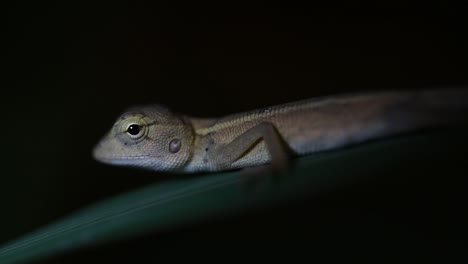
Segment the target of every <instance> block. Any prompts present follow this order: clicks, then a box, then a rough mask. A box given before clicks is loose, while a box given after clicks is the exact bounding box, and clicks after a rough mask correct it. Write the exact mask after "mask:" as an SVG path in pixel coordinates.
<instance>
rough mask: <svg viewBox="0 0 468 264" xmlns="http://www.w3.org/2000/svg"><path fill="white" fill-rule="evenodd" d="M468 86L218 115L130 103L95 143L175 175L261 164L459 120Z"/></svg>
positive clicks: (100, 152) (116, 161)
mask: <svg viewBox="0 0 468 264" xmlns="http://www.w3.org/2000/svg"><path fill="white" fill-rule="evenodd" d="M467 110H468V90H462V89H445V90H442V89H427V90H404V91H401V90H387V91H379V92H355V93H342V94H335V95H324V96H317V97H314V98H309V99H303V100H300V101H295V102H289V103H283V104H280V105H276V106H270V107H263V108H260V109H257V110H252V111H247V112H242V113H236V114H230V115H227V116H224V117H219V118H204V117H193V116H188V115H184V114H181V113H178V112H175V111H172V110H170V109H169V108H167V107H165V106H163V105H160V104H147V105H140V106H134V107H131V108H129V109H127V110H126V111H125V112H124V113H122V114H121V115H120V117H118V118H117V120H116V121H115V123H114V125H113V126H112V128H111V129H110V131H108V133H107V134H106V135H105V136H104V137H103V138H102V139H101V140H100V141H99V142H98V143H97V144H96V146H95V147H94V149H93V157H94V158H95V159H96V160H97V161H100V162H102V163H106V164H111V165H118V166H130V167H137V168H142V169H148V170H153V171H166V172H175V173H196V172H217V171H226V170H236V169H241V168H252V167H256V166H260V165H266V166H269V167H270V168H273V169H274V170H279V171H281V170H283V171H284V170H287V168H288V167H289V165H290V160H291V159H292V158H293V157H297V156H304V155H311V154H313V153H317V152H321V151H327V150H334V149H339V148H343V147H346V146H352V145H356V144H359V143H363V142H366V141H370V140H375V139H381V138H384V137H389V136H393V135H398V134H402V133H405V132H409V131H415V130H419V129H425V128H432V127H438V126H444V125H450V124H456V123H458V121H461V120H462V119H463V120H466V119H464V117H465V116H464V115H463V113H464V114H466V113H467V112H468V111H467Z"/></svg>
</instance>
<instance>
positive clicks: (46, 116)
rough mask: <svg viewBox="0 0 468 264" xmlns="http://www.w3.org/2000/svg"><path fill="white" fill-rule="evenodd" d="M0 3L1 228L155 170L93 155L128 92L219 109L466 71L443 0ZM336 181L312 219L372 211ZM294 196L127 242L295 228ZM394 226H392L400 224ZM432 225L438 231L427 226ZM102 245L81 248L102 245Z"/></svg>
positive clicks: (7, 233)
mask: <svg viewBox="0 0 468 264" xmlns="http://www.w3.org/2000/svg"><path fill="white" fill-rule="evenodd" d="M350 3H351V2H350ZM5 10H6V11H7V31H6V34H4V36H3V42H4V43H5V44H6V45H7V47H6V48H4V52H5V55H4V56H2V57H3V59H2V61H3V62H4V64H5V66H6V68H7V70H6V71H4V73H6V74H5V78H4V84H3V85H2V96H1V98H2V101H3V102H2V108H4V109H3V111H2V123H3V129H2V136H3V142H2V165H3V166H2V173H1V177H0V186H1V187H2V192H0V198H1V201H2V219H1V231H0V242H5V241H7V240H10V239H12V238H14V237H16V236H18V235H21V234H24V233H25V232H28V231H32V230H34V229H35V228H37V227H39V226H42V225H44V224H47V223H49V222H50V221H51V220H54V219H57V218H58V217H61V216H64V215H66V214H68V213H70V212H72V211H73V210H76V209H78V208H81V207H83V206H86V205H89V204H91V203H93V202H95V201H98V200H100V199H102V198H105V197H110V196H112V195H115V194H118V193H122V192H125V191H127V190H131V189H134V188H136V187H138V186H144V185H145V184H149V183H153V182H155V181H157V180H158V175H157V174H156V173H154V172H145V171H136V170H131V169H125V168H115V167H110V166H105V165H102V164H99V163H97V162H95V161H93V160H92V158H91V155H90V154H91V149H92V147H93V145H94V144H95V143H96V142H97V141H98V140H99V138H100V137H101V136H102V135H103V134H104V133H105V132H106V131H107V129H109V128H110V126H111V124H112V123H113V121H114V119H115V118H116V116H117V115H118V114H120V112H121V111H122V110H124V109H125V108H127V107H128V106H132V105H136V104H142V103H160V104H164V105H167V106H168V107H170V108H172V109H175V110H177V111H180V112H184V113H188V114H191V115H195V116H221V115H224V114H228V113H233V112H237V111H243V110H249V109H253V108H257V107H262V106H267V105H272V104H277V103H283V102H287V101H292V100H297V99H302V98H307V97H312V96H318V95H327V94H334V93H339V92H348V91H360V90H378V89H421V88H428V87H441V86H447V85H464V84H467V82H468V78H467V74H466V72H467V70H468V66H467V63H466V61H467V59H468V56H467V55H468V54H467V49H466V47H467V46H468V42H467V40H466V27H465V26H464V25H465V23H466V21H465V20H466V19H465V17H466V15H465V12H464V10H463V9H462V8H461V7H460V6H451V5H450V4H448V3H447V4H438V5H434V4H429V3H426V4H425V5H424V6H410V5H408V4H403V3H401V4H400V3H397V2H394V1H391V2H385V3H384V2H382V3H381V4H378V5H374V6H365V7H363V6H356V5H355V4H354V3H352V4H348V5H342V6H339V5H337V6H334V5H330V6H323V5H310V6H305V5H303V6H295V7H292V6H287V5H285V4H270V3H264V4H257V5H254V4H249V5H240V4H235V3H234V2H232V3H230V4H226V5H219V4H218V5H212V4H210V5H208V4H207V5H202V4H200V3H196V4H192V5H187V4H186V3H174V4H172V5H168V4H164V3H162V2H160V1H154V2H153V1H148V2H143V1H128V2H122V1H112V2H111V1H109V2H82V1H63V2H62V1H57V2H56V3H53V2H52V3H51V2H48V3H45V2H42V1H40V2H39V1H38V2H35V3H30V4H24V3H21V2H19V1H18V2H11V3H10V4H9V6H8V7H7V8H6V9H5ZM413 187H414V186H413ZM366 188H367V187H366ZM368 188H371V189H372V188H375V186H371V187H368ZM407 188H410V187H407ZM411 188H412V187H411ZM408 190H409V189H408ZM408 190H407V191H408ZM376 192H378V190H377V191H376ZM408 192H410V191H408ZM335 195H337V196H336V197H327V198H326V201H328V202H322V203H321V202H317V201H315V203H314V205H315V206H316V208H319V209H317V210H322V211H320V212H321V213H322V214H325V215H326V218H323V219H321V220H316V222H314V224H321V225H323V226H324V228H325V229H324V230H336V229H335V228H336V227H337V226H340V225H341V224H342V222H340V221H343V220H340V219H343V218H347V217H349V216H350V215H351V216H352V217H354V218H353V219H354V221H355V222H356V223H361V224H362V223H364V222H372V220H370V219H371V218H368V215H369V214H370V212H371V211H372V210H377V211H378V208H379V206H378V205H376V204H372V203H366V202H365V201H368V200H367V198H366V197H357V198H356V197H354V199H357V200H355V201H358V202H356V203H354V204H353V207H350V205H349V204H346V203H343V200H346V199H352V198H353V196H346V194H344V193H337V194H335ZM343 197H345V198H343ZM374 198H375V197H373V198H372V197H370V198H369V199H374ZM340 199H341V200H340ZM330 201H333V202H330ZM337 201H338V202H337ZM340 201H341V202H340ZM359 201H360V202H361V203H359ZM356 204H361V206H360V207H359V206H357V208H358V209H356ZM399 205H401V204H398V205H396V207H398V206H399ZM302 206H303V205H297V207H295V208H296V209H295V210H294V211H290V212H288V213H282V217H279V216H278V214H274V213H271V212H268V213H266V212H264V213H263V214H257V215H255V214H254V215H249V216H245V217H240V218H239V219H237V218H235V219H231V220H229V221H227V222H224V223H219V222H217V223H216V224H214V223H211V224H207V225H202V226H197V227H190V228H188V229H187V230H185V229H184V230H182V231H180V232H178V233H175V234H173V233H170V234H164V235H162V236H161V237H157V236H154V237H152V236H149V237H146V238H142V239H140V240H138V239H137V240H134V241H131V243H139V244H140V248H141V245H145V244H148V243H150V244H153V245H154V243H157V241H161V240H165V241H166V240H167V239H170V240H171V241H173V242H172V243H176V242H177V241H179V239H189V240H190V239H192V240H195V238H197V237H200V234H203V236H205V237H208V238H213V239H219V238H222V237H224V238H228V239H229V238H232V237H238V238H246V239H249V238H252V237H257V238H259V237H262V236H263V235H265V234H271V233H270V232H269V231H268V230H266V229H263V230H261V231H258V232H255V230H258V229H259V227H261V226H262V224H263V223H264V222H265V221H269V222H270V221H273V224H271V225H276V226H277V228H278V230H280V231H279V234H282V236H283V237H289V238H291V236H294V235H298V234H300V232H299V231H297V230H296V231H297V232H292V233H288V232H287V231H286V230H283V231H281V226H282V224H281V223H284V222H285V221H286V222H287V221H292V220H291V219H292V218H294V217H304V215H301V213H300V212H301V209H300V208H303V207H302ZM388 207H392V204H391V203H390V204H389V205H388ZM388 207H387V208H386V209H381V211H380V215H379V214H378V213H377V215H379V217H377V218H378V219H386V218H385V217H386V216H388V215H392V214H393V213H395V214H405V213H407V212H406V211H405V210H406V209H405V210H403V211H398V210H396V211H390V213H389V211H388V210H387V209H388ZM350 208H351V209H350ZM278 210H280V209H278ZM290 210H293V209H290ZM437 212H438V211H435V212H432V211H431V213H437ZM441 213H442V212H441ZM288 214H289V215H291V217H290V218H288V217H287V215H288ZM414 215H417V214H414ZM272 219H276V220H272ZM418 219H419V218H418ZM421 219H422V218H421ZM309 220H310V219H309ZM329 220H330V221H329ZM275 221H276V222H275ZM377 222H378V221H377ZM270 223H271V222H270ZM327 223H328V224H329V225H328V226H327ZM302 224H303V226H306V225H307V223H302ZM327 228H328V229H327ZM397 229H398V228H397ZM227 230H230V231H229V232H226V231H227ZM233 230H236V231H233ZM298 230H299V229H298ZM343 230H344V229H343ZM343 230H342V231H343ZM372 230H373V229H365V230H364V231H363V232H368V233H372V232H373V231H372ZM398 230H399V232H401V235H402V236H403V237H404V234H405V231H404V228H403V229H398ZM223 232H225V234H224V233H223ZM392 232H393V231H388V234H391V233H392ZM221 234H223V235H221ZM430 234H432V235H434V236H430V238H431V239H437V234H438V233H437V231H434V232H433V233H430ZM308 235H310V236H311V237H312V235H311V234H308ZM308 235H305V236H308ZM317 235H318V237H317V239H321V238H324V237H326V234H325V233H322V234H317ZM335 235H336V236H337V237H340V236H339V235H337V234H335ZM348 235H349V234H348ZM352 235H355V234H352ZM282 236H281V235H280V236H279V237H282ZM270 238H271V237H270ZM158 239H159V240H158ZM312 239H313V238H312ZM127 243H130V242H127ZM176 244H177V243H176ZM113 246H114V247H116V248H117V249H119V250H120V252H122V254H132V253H134V252H132V251H130V252H129V251H128V250H129V249H128V247H127V246H125V244H124V245H120V246H119V245H113ZM113 246H109V247H108V248H101V249H96V250H90V251H89V250H88V251H86V252H87V253H86V254H88V255H89V256H91V255H92V256H94V254H97V255H99V254H109V255H110V254H111V252H112V250H113V249H114V248H113ZM119 247H120V248H119ZM125 248H126V249H127V251H125V250H124V249H125ZM106 252H107V253H106ZM140 253H141V252H140ZM86 254H85V256H86Z"/></svg>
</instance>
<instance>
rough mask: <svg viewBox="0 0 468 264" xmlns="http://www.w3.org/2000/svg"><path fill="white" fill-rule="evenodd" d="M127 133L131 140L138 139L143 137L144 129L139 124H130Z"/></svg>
mask: <svg viewBox="0 0 468 264" xmlns="http://www.w3.org/2000/svg"><path fill="white" fill-rule="evenodd" d="M126 132H127V134H128V135H129V136H130V137H131V138H134V139H138V138H141V137H142V136H143V127H142V126H140V125H138V124H130V125H129V126H128V127H127V130H126Z"/></svg>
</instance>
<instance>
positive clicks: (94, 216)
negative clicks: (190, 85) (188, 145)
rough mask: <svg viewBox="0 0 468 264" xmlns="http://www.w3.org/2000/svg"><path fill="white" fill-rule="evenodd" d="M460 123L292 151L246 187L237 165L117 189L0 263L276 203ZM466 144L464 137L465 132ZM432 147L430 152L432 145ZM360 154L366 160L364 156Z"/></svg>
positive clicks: (457, 135) (442, 137)
mask: <svg viewBox="0 0 468 264" xmlns="http://www.w3.org/2000/svg"><path fill="white" fill-rule="evenodd" d="M466 132H467V129H466V128H465V129H462V130H443V131H437V132H434V133H419V134H413V135H406V136H400V137H394V138H390V139H386V140H380V141H375V142H370V143H366V144H362V145H359V146H355V147H350V148H346V149H341V150H338V151H330V152H323V153H320V154H316V155H310V156H308V157H302V158H298V159H296V161H295V166H294V169H293V170H292V171H291V172H290V173H289V174H288V175H283V176H282V177H280V178H279V179H276V178H272V177H271V176H270V175H266V174H265V175H255V176H253V177H256V180H257V181H256V184H255V185H254V186H251V187H252V188H245V187H246V185H245V182H243V181H242V179H245V178H242V177H241V175H240V172H239V171H233V172H227V173H216V174H206V175H197V176H196V177H189V178H187V177H182V178H178V179H175V180H172V181H167V182H163V183H158V184H154V185H150V186H147V187H145V188H142V189H137V190H134V191H132V192H129V193H126V194H122V195H120V196H117V197H114V198H112V199H109V200H105V201H102V202H99V203H97V204H95V205H92V206H89V207H87V208H84V209H82V210H80V211H78V212H76V213H73V214H72V215H70V216H68V217H66V218H64V219H61V220H57V221H56V222H55V223H53V224H51V225H49V226H45V227H43V228H41V229H39V230H37V231H36V232H33V233H30V234H27V235H25V236H24V237H21V238H18V239H17V240H14V241H11V242H10V243H8V244H6V245H4V246H3V247H1V248H0V263H3V264H6V263H17V262H27V261H31V260H37V259H40V258H43V257H46V256H50V255H54V254H57V253H60V252H64V251H65V250H69V249H72V248H78V247H80V246H83V245H91V244H93V243H105V242H107V241H111V240H116V239H127V238H129V237H132V236H137V235H139V234H142V233H144V232H148V231H151V232H158V231H163V230H167V229H177V228H179V227H183V226H184V225H188V224H193V223H194V222H197V221H203V220H208V219H213V218H217V217H222V216H226V215H233V214H237V213H239V212H242V211H245V210H248V209H254V208H256V207H268V206H275V205H278V204H280V203H284V202H287V201H291V200H297V199H301V197H303V196H306V195H310V194H315V193H321V192H326V191H329V190H332V189H336V188H339V187H340V186H343V185H347V184H352V183H353V182H356V181H359V180H360V175H363V174H365V172H369V171H372V170H374V169H377V168H382V167H386V166H387V167H389V166H394V165H395V164H398V161H399V159H403V158H404V157H411V156H418V155H422V154H423V153H427V151H428V150H427V146H428V145H430V146H431V150H432V151H435V152H436V151H437V150H440V149H444V148H445V149H447V148H448V147H450V146H456V145H457V144H459V143H460V142H461V141H463V140H464V139H465V135H466V134H467V133H466ZM463 142H465V144H466V140H464V141H463ZM435 152H434V153H435ZM363 161H366V162H363Z"/></svg>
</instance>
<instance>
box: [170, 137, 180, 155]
mask: <svg viewBox="0 0 468 264" xmlns="http://www.w3.org/2000/svg"><path fill="white" fill-rule="evenodd" d="M180 148H182V141H181V140H180V139H178V138H176V139H173V140H171V142H169V152H171V153H177V152H179V150H180Z"/></svg>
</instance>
